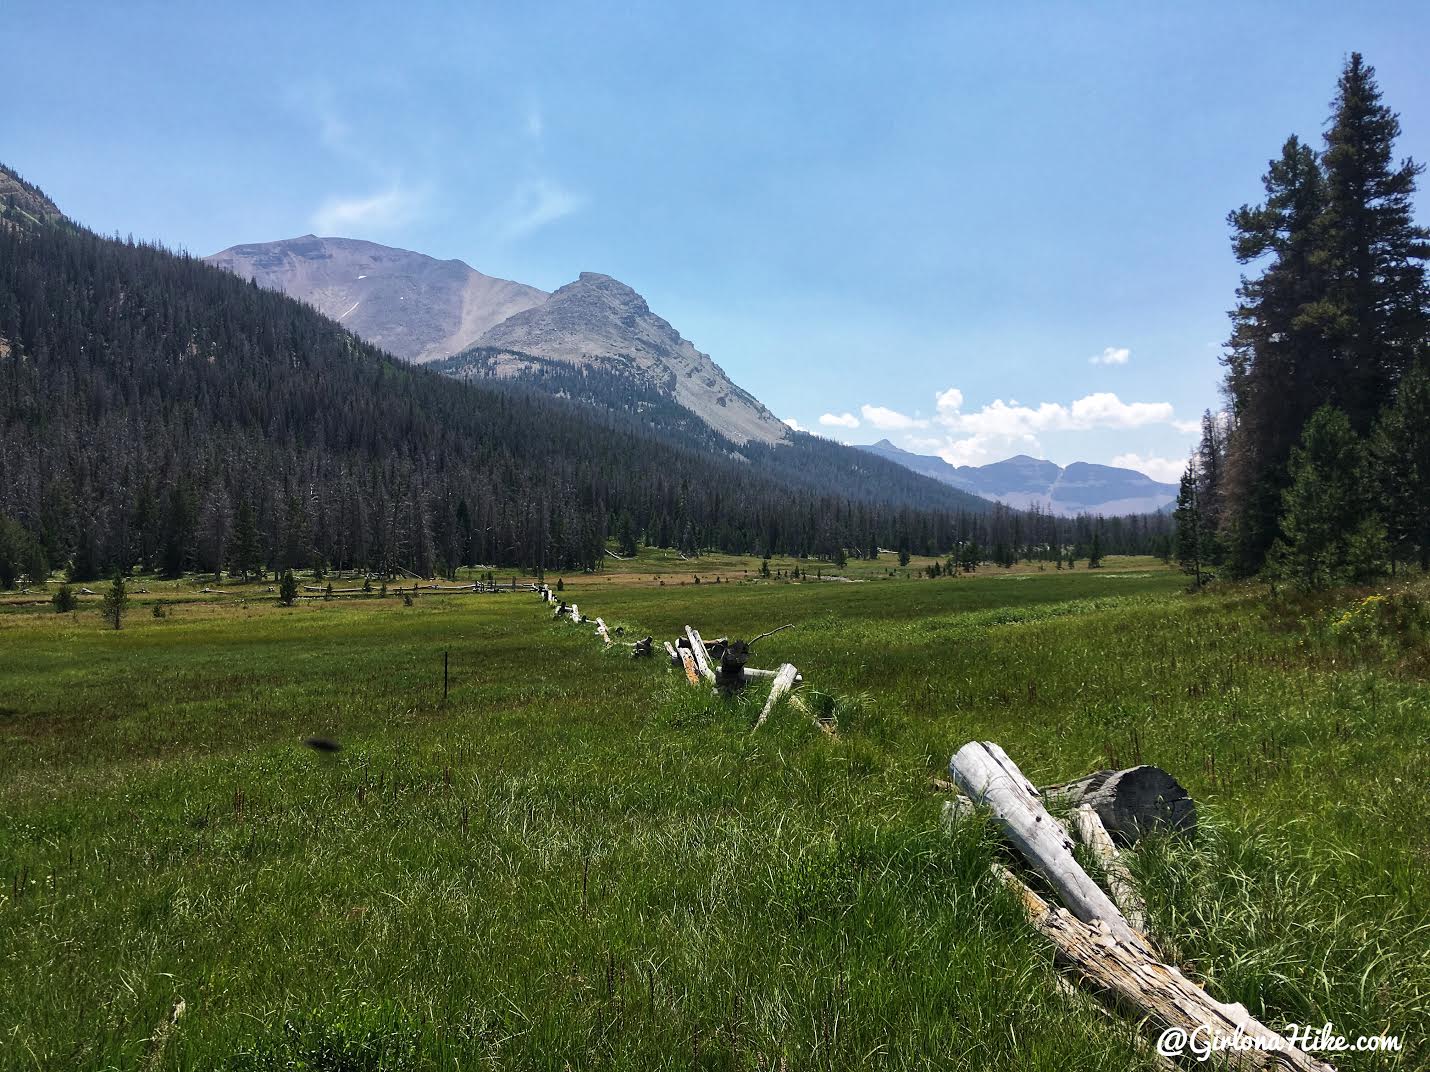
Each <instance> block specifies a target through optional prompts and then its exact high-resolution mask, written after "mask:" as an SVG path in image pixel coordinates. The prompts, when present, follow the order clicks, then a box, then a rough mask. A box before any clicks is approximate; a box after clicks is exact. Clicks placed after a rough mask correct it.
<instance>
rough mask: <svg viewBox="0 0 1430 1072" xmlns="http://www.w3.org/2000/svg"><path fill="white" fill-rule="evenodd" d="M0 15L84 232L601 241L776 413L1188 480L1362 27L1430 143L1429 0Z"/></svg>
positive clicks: (55, 6) (840, 432)
mask: <svg viewBox="0 0 1430 1072" xmlns="http://www.w3.org/2000/svg"><path fill="white" fill-rule="evenodd" d="M6 11H7V14H6V25H7V28H8V29H9V30H10V37H9V40H10V43H11V46H12V47H10V48H8V49H7V53H6V66H7V74H6V78H5V83H6V87H7V88H6V98H7V99H6V103H5V105H4V107H3V108H0V160H3V161H4V162H5V163H6V164H8V165H9V166H10V167H13V168H15V169H16V170H17V171H19V172H20V173H21V174H22V175H24V176H25V177H26V178H28V179H30V180H31V181H33V182H35V183H37V184H39V185H40V186H41V187H42V188H44V189H45V191H46V192H47V193H49V194H50V196H51V197H53V198H54V199H55V200H56V201H57V202H58V204H59V205H60V207H61V208H62V209H63V210H64V211H65V212H67V213H68V214H69V215H70V216H72V217H73V218H75V219H77V220H79V221H81V222H82V223H85V224H87V225H89V226H90V227H92V228H94V229H96V230H98V231H101V232H105V233H118V234H121V235H133V236H135V237H137V238H145V239H152V240H158V241H162V242H163V243H165V244H167V245H169V246H171V247H174V248H180V249H185V250H188V251H190V252H192V253H196V254H209V253H213V252H216V251H218V250H220V249H223V248H225V247H227V246H231V245H235V244H238V243H243V242H259V241H267V240H271V239H278V238H289V237H293V236H296V235H301V234H306V233H310V232H312V233H317V234H323V235H339V236H345V237H353V238H366V239H370V240H372V241H377V242H383V243H386V244H389V245H395V246H400V247H403V248H406V249H412V250H418V251H420V252H423V253H427V254H431V255H433V256H436V257H442V258H448V257H456V258H460V259H462V260H464V261H466V262H467V263H468V264H470V265H472V266H473V267H474V268H476V269H478V270H479V271H482V272H485V273H487V274H489V275H495V276H500V277H504V278H508V279H516V280H519V281H521V282H524V283H530V284H533V285H535V286H539V287H542V288H544V289H547V290H552V289H555V288H556V287H559V286H561V285H562V284H564V283H567V282H570V281H571V280H574V279H575V278H576V277H577V275H579V273H580V272H582V271H597V272H604V273H606V274H609V275H612V276H615V277H616V278H618V279H620V280H622V281H624V282H626V283H628V284H630V285H631V286H633V287H634V288H635V289H636V290H638V291H639V292H640V293H641V294H643V295H644V296H645V298H646V299H647V301H648V302H649V303H650V306H651V308H652V309H653V310H654V311H655V312H656V313H658V314H660V315H661V316H663V317H665V318H666V319H667V320H669V321H670V322H671V323H672V324H673V325H675V327H676V328H677V329H678V330H679V331H680V332H681V333H682V334H684V335H685V336H686V337H687V338H689V339H690V340H691V341H693V342H694V343H695V344H696V346H697V347H699V348H700V349H701V350H704V351H705V352H707V353H709V354H710V355H711V356H712V357H713V358H714V359H715V360H716V362H717V363H719V364H720V365H721V366H722V367H723V368H724V369H725V371H726V372H727V373H729V375H730V376H731V378H733V379H734V380H735V381H736V382H737V383H739V384H740V385H741V386H743V387H745V388H747V389H748V390H750V391H752V392H753V393H754V394H755V395H756V396H758V397H759V398H760V399H761V400H762V401H764V402H765V403H766V404H767V405H768V406H769V407H770V408H771V409H772V410H773V411H774V412H775V413H776V414H777V415H778V416H779V417H780V418H782V419H785V420H787V421H788V422H791V423H792V424H794V425H795V426H797V427H800V428H804V429H807V430H809V431H811V432H814V433H816V434H820V435H825V436H828V437H831V438H835V439H839V440H841V441H844V442H849V443H870V442H874V441H876V440H878V439H882V438H886V437H887V438H888V439H890V440H891V441H893V442H894V443H895V444H897V445H899V446H901V447H904V448H905V449H910V450H915V451H917V452H920V453H925V454H938V455H940V456H942V457H943V458H945V459H946V460H948V461H949V462H951V463H953V464H956V465H957V464H982V463H986V462H991V461H997V460H1000V459H1002V458H1005V457H1008V456H1010V455H1013V454H1017V453H1026V454H1031V455H1034V456H1037V457H1046V458H1051V459H1052V460H1053V461H1056V462H1059V463H1061V464H1067V463H1069V462H1073V461H1091V462H1101V463H1106V464H1119V465H1127V466H1130V467H1132V468H1137V469H1141V470H1142V471H1144V472H1147V473H1148V474H1150V475H1152V476H1154V477H1156V478H1158V479H1162V480H1169V481H1170V480H1175V479H1176V477H1177V475H1178V473H1179V472H1180V470H1181V468H1182V465H1183V462H1184V459H1185V457H1186V454H1187V451H1188V449H1189V448H1190V447H1191V445H1192V444H1193V442H1194V441H1195V439H1196V437H1197V432H1196V424H1197V421H1198V418H1199V417H1200V415H1201V413H1202V411H1203V410H1205V409H1207V408H1209V407H1210V408H1215V407H1217V406H1218V404H1219V397H1220V396H1219V393H1218V383H1219V380H1220V371H1221V370H1220V366H1219V364H1218V354H1219V353H1220V348H1221V343H1222V341H1223V340H1224V339H1225V338H1226V335H1227V319H1226V311H1227V309H1229V308H1230V307H1231V305H1232V304H1233V301H1234V296H1235V288H1236V284H1237V279H1238V275H1239V273H1240V271H1241V268H1240V266H1238V265H1237V264H1236V262H1235V260H1234V259H1233V257H1232V255H1231V251H1230V245H1229V241H1228V230H1227V225H1226V214H1227V212H1228V211H1229V210H1231V209H1233V208H1235V207H1237V206H1239V205H1242V204H1244V203H1248V202H1255V201H1257V200H1259V199H1260V195H1261V185H1260V176H1261V174H1262V172H1263V171H1264V170H1265V166H1266V162H1267V161H1268V160H1269V159H1270V158H1271V157H1272V156H1274V155H1276V154H1277V153H1278V152H1279V149H1280V146H1281V144H1282V142H1283V141H1284V140H1285V138H1286V137H1287V136H1288V135H1290V134H1292V133H1297V134H1299V135H1301V136H1302V137H1303V138H1305V139H1310V140H1312V141H1314V142H1315V143H1316V144H1319V139H1320V134H1321V131H1322V130H1323V129H1324V124H1325V120H1326V117H1327V115H1328V114H1329V107H1330V99H1331V96H1332V94H1333V93H1334V89H1335V81H1336V77H1337V74H1338V73H1339V70H1340V68H1341V65H1342V64H1343V63H1344V61H1345V59H1346V57H1347V56H1348V55H1349V53H1350V52H1351V51H1360V52H1362V53H1363V54H1364V55H1365V56H1366V59H1367V60H1368V62H1370V63H1371V64H1373V65H1374V66H1375V67H1376V68H1377V71H1378V74H1379V79H1380V83H1381V86H1382V89H1383V90H1384V92H1385V96H1386V100H1387V101H1388V103H1389V104H1390V105H1391V106H1392V107H1394V108H1395V109H1396V110H1398V111H1399V112H1400V113H1401V121H1402V125H1403V133H1402V138H1401V141H1400V143H1399V149H1400V154H1401V155H1404V156H1413V157H1415V158H1416V159H1418V160H1427V159H1430V63H1426V62H1425V55H1426V51H1427V46H1430V6H1427V5H1424V4H1412V3H1393V2H1392V3H1380V4H1375V5H1373V6H1372V5H1368V4H1366V5H1362V4H1357V3H1347V2H1340V3H1334V4H1332V3H1290V2H1287V3H1281V4H1270V3H1256V2H1245V0H1243V2H1240V3H1200V4H1162V3H1147V2H1145V0H1143V2H1137V3H1125V4H1105V3H1086V4H1065V3H1062V4H1059V3H1048V4H1033V3H1016V2H1015V3H1004V4H996V5H995V4H971V3H946V2H945V3H927V4H921V3H901V4H889V5H872V4H871V5H852V4H851V5H830V4H823V5H813V4H810V5H805V4H797V3H788V4H780V5H773V4H769V3H742V2H727V3H722V4H718V5H701V6H700V7H698V8H697V7H696V6H695V5H687V4H649V5H647V4H642V3H623V4H619V5H599V6H598V5H590V4H571V5H566V4H562V3H544V4H540V5H518V4H510V3H503V4H500V5H498V4H488V3H452V4H437V3H411V4H407V5H397V4H391V3H384V4H365V3H344V4H341V5H339V4H319V3H302V4H294V3H286V4H265V3H261V2H254V3H247V4H244V5H238V6H235V5H182V4H144V3H127V4H123V5H118V4H108V3H98V2H96V3H92V4H78V5H77V4H67V3H63V2H55V0H48V2H42V3H35V2H30V0H7V2H6ZM26 41H28V42H31V43H32V45H33V47H30V46H25V45H24V42H26ZM1425 204H1426V195H1424V194H1422V196H1421V197H1420V199H1419V206H1421V207H1420V208H1419V217H1420V219H1421V221H1422V222H1426V221H1427V220H1430V212H1427V211H1426V209H1425V208H1424V207H1423V206H1424V205H1425Z"/></svg>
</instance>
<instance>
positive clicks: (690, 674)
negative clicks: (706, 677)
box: [676, 648, 700, 685]
mask: <svg viewBox="0 0 1430 1072" xmlns="http://www.w3.org/2000/svg"><path fill="white" fill-rule="evenodd" d="M676 651H678V652H680V663H681V665H682V666H684V667H685V676H686V678H687V679H689V681H690V683H691V684H692V685H698V684H700V668H699V667H698V666H696V665H695V656H694V654H693V653H692V652H691V650H690V649H689V648H677V649H676Z"/></svg>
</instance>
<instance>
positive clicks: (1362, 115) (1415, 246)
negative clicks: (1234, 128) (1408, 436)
mask: <svg viewBox="0 0 1430 1072" xmlns="http://www.w3.org/2000/svg"><path fill="white" fill-rule="evenodd" d="M1399 136H1400V119H1399V117H1398V116H1397V115H1396V114H1395V113H1394V112H1393V111H1391V110H1390V108H1389V107H1387V106H1386V105H1385V104H1384V102H1383V101H1382V100H1381V93H1380V87H1379V86H1378V85H1377V84H1376V80H1375V68H1373V67H1370V66H1368V65H1367V64H1366V63H1365V61H1364V60H1363V59H1362V58H1361V55H1360V53H1359V52H1353V53H1351V58H1350V60H1349V61H1348V62H1347V63H1346V66H1345V69H1344V71H1342V73H1341V78H1340V83H1339V85H1338V87H1337V93H1336V99H1335V100H1334V101H1333V102H1332V116H1331V126H1330V129H1329V130H1327V131H1326V149H1325V153H1324V155H1323V158H1322V159H1323V163H1324V167H1325V174H1326V208H1325V213H1324V217H1323V220H1322V231H1323V234H1324V238H1323V240H1322V244H1323V247H1324V249H1325V254H1326V263H1327V269H1328V274H1329V287H1328V291H1327V295H1326V300H1325V302H1324V304H1323V306H1322V307H1321V308H1320V309H1318V310H1317V312H1318V313H1319V315H1320V316H1321V318H1322V319H1323V321H1324V322H1325V323H1326V325H1327V329H1328V335H1329V338H1330V346H1331V356H1332V360H1333V361H1334V363H1335V365H1336V367H1337V368H1339V369H1341V370H1343V376H1344V379H1345V383H1344V384H1343V385H1340V386H1339V389H1338V390H1336V391H1335V392H1334V393H1332V394H1330V395H1329V396H1327V400H1328V401H1330V402H1332V403H1333V404H1336V405H1338V406H1339V407H1340V408H1341V409H1343V410H1344V411H1345V412H1346V414H1347V416H1348V417H1349V418H1350V421H1351V427H1352V428H1354V429H1355V431H1356V432H1357V434H1359V435H1366V434H1367V433H1368V432H1369V431H1370V428H1371V425H1372V423H1373V422H1374V420H1375V416H1376V414H1377V413H1378V412H1379V411H1380V409H1381V407H1383V406H1384V405H1385V404H1386V401H1387V400H1388V399H1389V398H1390V396H1391V393H1392V392H1393V391H1394V390H1395V386H1396V384H1397V383H1398V382H1399V381H1400V377H1401V376H1402V375H1404V373H1405V372H1406V371H1407V370H1408V369H1409V368H1410V365H1411V363H1412V361H1413V360H1414V358H1415V355H1416V354H1417V353H1418V352H1419V350H1420V348H1421V347H1422V346H1423V345H1424V343H1425V341H1426V339H1427V338H1430V304H1427V294H1426V289H1425V266H1424V263H1423V262H1424V260H1425V259H1426V258H1427V257H1430V230H1427V229H1426V228H1423V227H1418V226H1416V225H1415V221H1414V206H1413V204H1412V200H1411V199H1412V196H1413V195H1414V193H1415V179H1416V176H1417V175H1419V174H1420V173H1421V171H1423V170H1424V167H1423V165H1420V164H1417V163H1415V162H1414V161H1413V160H1403V161H1401V162H1400V163H1398V164H1397V163H1396V162H1395V139H1396V138H1398V137H1399Z"/></svg>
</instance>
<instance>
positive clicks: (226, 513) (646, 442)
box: [0, 203, 1140, 580]
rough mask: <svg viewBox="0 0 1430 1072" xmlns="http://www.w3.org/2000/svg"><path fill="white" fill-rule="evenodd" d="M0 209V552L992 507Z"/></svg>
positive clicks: (698, 544)
mask: <svg viewBox="0 0 1430 1072" xmlns="http://www.w3.org/2000/svg"><path fill="white" fill-rule="evenodd" d="M0 214H3V219H4V223H5V226H0V383H3V384H4V390H3V391H0V533H5V534H7V535H6V536H5V539H4V540H0V555H9V556H10V557H11V558H12V559H13V558H14V555H13V553H12V552H13V550H14V548H16V547H20V548H21V550H22V552H23V554H22V555H21V557H22V559H23V561H24V563H25V564H24V565H23V566H22V567H21V568H19V569H12V568H10V566H6V569H5V571H0V576H10V577H13V576H15V575H16V574H20V573H23V574H29V575H32V576H34V575H43V574H44V572H45V571H44V570H42V569H38V568H35V567H32V566H31V565H29V563H31V562H35V561H42V562H44V563H46V564H47V565H48V566H49V567H53V568H57V569H65V570H67V571H68V572H69V573H70V575H71V577H72V578H73V579H76V580H91V579H93V578H96V577H99V576H102V575H106V574H109V573H111V572H113V571H114V570H116V569H119V570H127V569H131V568H135V567H138V568H141V569H145V570H156V571H158V572H160V573H163V574H165V575H168V576H177V575H179V574H180V573H182V572H187V571H194V570H203V571H217V570H219V569H224V568H227V569H229V570H230V571H232V570H235V569H237V570H238V571H240V572H243V573H248V574H251V573H253V572H255V571H258V570H266V571H276V570H281V569H288V568H302V567H306V566H323V567H325V568H334V569H366V570H373V571H378V572H381V573H384V574H386V575H392V574H393V573H394V572H396V571H398V570H407V571H410V572H412V573H417V574H422V575H428V576H430V575H432V574H433V573H440V572H442V571H443V570H448V571H450V570H451V569H453V568H455V567H456V566H460V565H476V564H484V565H496V566H508V567H515V566H526V567H539V568H545V569H549V570H556V569H563V570H565V569H578V568H595V567H597V566H599V564H600V563H601V562H603V561H604V560H605V554H606V550H605V548H606V541H607V540H608V539H609V538H612V537H616V538H619V539H620V540H621V542H622V543H625V544H628V545H629V544H634V543H637V542H645V543H649V544H651V545H654V546H660V547H677V548H681V549H682V550H684V551H687V552H695V551H698V550H700V549H715V550H720V551H724V552H728V553H738V554H751V553H763V552H769V553H791V554H800V555H814V556H825V557H830V556H834V555H836V554H837V553H838V552H839V550H840V549H841V548H846V549H849V550H850V551H855V552H857V551H858V550H860V549H868V548H872V547H876V546H884V547H891V546H907V547H908V548H909V549H910V550H911V551H912V552H914V553H915V554H926V553H939V552H942V551H945V550H947V549H948V548H950V547H952V546H953V545H954V544H955V542H956V541H957V540H958V539H959V538H960V537H967V536H972V537H974V538H976V539H978V540H980V541H982V542H988V541H989V540H991V539H992V538H993V535H994V533H995V528H994V527H993V526H997V525H1001V526H1003V527H1004V528H1005V529H1006V528H1007V526H1008V524H1009V520H1008V519H1009V515H1008V514H1007V512H1006V511H1000V510H999V509H998V508H995V507H993V506H991V504H988V503H986V502H983V501H981V500H978V499H976V498H974V497H972V496H969V495H968V494H967V493H965V492H962V491H959V490H958V489H955V488H951V487H948V486H947V485H944V484H940V483H938V482H937V481H932V480H928V479H926V478H923V477H920V476H918V475H916V474H913V473H909V472H907V471H906V470H904V469H902V468H901V467H899V466H897V465H895V464H893V463H892V462H889V461H886V460H884V459H881V458H876V457H874V456H872V455H869V454H867V453H865V452H863V451H857V450H853V449H851V448H847V447H843V446H841V445H839V444H834V443H830V442H827V441H824V440H818V439H816V438H815V437H812V436H806V435H800V436H795V437H793V438H794V440H795V441H793V442H789V443H781V444H780V445H771V444H768V443H765V442H761V441H759V440H757V439H753V438H752V439H750V440H748V441H747V442H746V443H744V444H743V445H737V444H735V443H733V442H732V441H731V440H729V439H727V438H725V437H724V436H722V435H720V434H719V433H717V432H716V431H714V430H713V429H712V428H710V427H709V426H708V425H707V424H706V423H705V422H704V421H702V420H699V419H697V418H695V417H694V415H693V414H691V413H690V411H689V410H687V409H685V408H684V407H683V406H680V405H679V404H678V403H676V402H675V401H674V399H673V398H672V397H671V396H669V395H667V394H666V393H664V391H663V390H662V389H657V386H656V384H657V381H658V377H655V378H649V377H646V375H645V373H643V372H641V371H640V369H639V368H638V367H637V365H636V363H635V362H633V361H629V362H625V363H624V364H621V363H615V362H601V363H596V364H588V365H576V364H572V363H570V362H567V361H561V360H554V359H545V358H538V357H535V356H533V357H531V358H530V360H531V362H532V369H533V376H534V377H536V378H527V379H514V378H511V377H502V376H495V375H493V376H488V377H478V376H464V377H461V378H457V377H454V376H452V375H443V374H441V373H439V372H437V371H434V370H432V369H430V368H428V367H425V366H416V365H413V364H410V363H408V362H404V361H401V360H399V359H397V358H394V357H392V356H390V355H389V354H387V353H386V352H384V351H382V350H379V349H378V348H376V347H375V346H373V345H371V344H368V343H365V342H363V341H362V340H360V339H359V338H357V337H356V336H355V335H353V334H352V333H350V332H348V331H345V330H343V329H342V328H341V327H338V326H335V324H334V323H333V321H332V320H330V319H328V318H327V317H325V316H323V315H322V314H321V313H319V312H318V311H317V310H316V309H314V308H313V307H311V306H310V305H307V304H304V303H301V302H298V301H295V300H293V299H291V298H289V297H287V296H285V295H283V294H281V293H279V292H277V291H275V290H270V289H266V288H263V287H258V286H253V285H250V284H248V283H245V282H244V281H243V280H241V279H240V278H238V277H237V276H236V275H234V274H233V273H232V272H229V271H225V270H220V269H219V268H217V267H215V266H213V265H210V264H206V263H204V262H203V261H201V260H198V259H196V258H192V257H187V256H183V255H176V254H174V253H171V252H169V251H167V250H165V249H163V248H161V247H158V246H154V245H149V244H142V243H135V242H132V241H129V242H123V241H117V240H115V239H111V238H105V237H101V236H99V235H96V234H94V233H93V232H90V231H88V230H86V229H84V228H82V227H79V226H77V225H74V224H72V223H70V222H69V221H67V220H63V219H62V218H61V219H59V220H49V219H47V215H46V214H45V213H33V212H30V211H29V210H25V211H24V212H23V213H21V211H20V210H18V209H13V208H12V207H10V206H9V205H8V203H7V204H5V205H4V207H3V208H0ZM499 353H501V354H504V355H507V356H505V357H503V358H501V360H503V361H509V360H510V356H509V351H500V352H499ZM621 369H625V370H626V371H625V372H624V373H622V372H621V371H620V370H621ZM538 373H539V375H537V374H538ZM463 379H466V380H468V381H469V382H463ZM1128 531H1129V534H1130V538H1140V536H1138V534H1137V533H1135V532H1132V530H1128ZM17 534H18V535H17ZM1115 546H1116V544H1115V541H1110V542H1109V551H1111V550H1113V549H1114V547H1115ZM13 565H14V563H13V561H12V562H11V566H13ZM0 566H5V563H4V562H0Z"/></svg>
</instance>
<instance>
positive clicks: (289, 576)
mask: <svg viewBox="0 0 1430 1072" xmlns="http://www.w3.org/2000/svg"><path fill="white" fill-rule="evenodd" d="M329 587H330V588H331V587H332V586H331V585H329ZM297 601H298V579H297V578H296V577H294V576H293V571H292V570H284V571H283V577H282V579H281V580H280V581H279V582H278V602H279V603H281V604H283V606H285V607H291V606H292V605H293V604H294V603H296V602H297Z"/></svg>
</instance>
